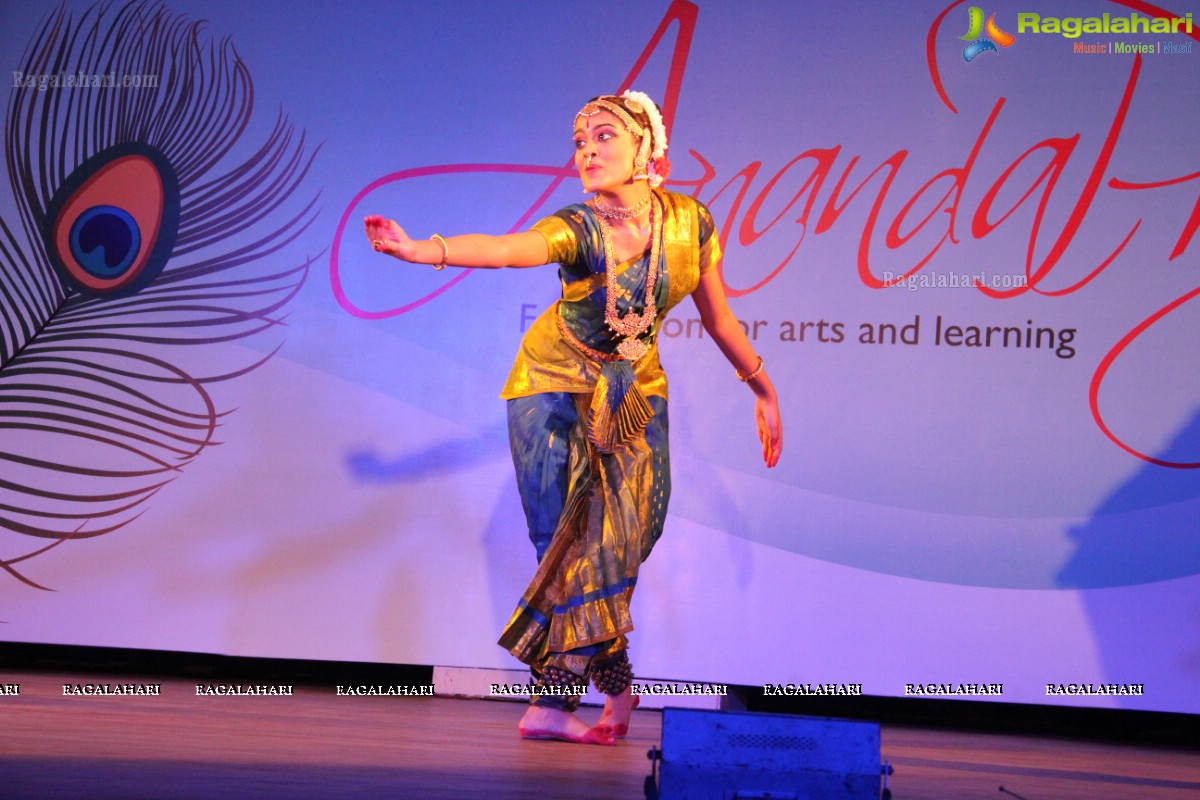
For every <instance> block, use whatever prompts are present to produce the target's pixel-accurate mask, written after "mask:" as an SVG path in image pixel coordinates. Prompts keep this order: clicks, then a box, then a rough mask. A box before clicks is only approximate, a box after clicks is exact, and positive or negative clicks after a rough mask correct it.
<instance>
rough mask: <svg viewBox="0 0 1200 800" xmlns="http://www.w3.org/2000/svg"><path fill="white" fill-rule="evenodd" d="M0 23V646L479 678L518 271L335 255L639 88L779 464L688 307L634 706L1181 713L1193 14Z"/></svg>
mask: <svg viewBox="0 0 1200 800" xmlns="http://www.w3.org/2000/svg"><path fill="white" fill-rule="evenodd" d="M3 19H4V24H3V25H2V26H0V53H3V56H4V62H5V70H4V75H5V80H6V81H8V80H10V79H11V82H12V83H11V86H10V87H6V88H7V92H6V96H7V104H6V106H5V111H4V133H3V135H4V144H5V147H4V158H5V164H6V167H7V170H6V172H5V175H6V185H5V186H3V187H0V222H2V224H0V267H2V269H3V274H2V277H0V305H2V307H3V326H2V329H3V330H2V339H0V345H2V350H0V566H2V567H3V570H4V571H3V573H2V574H0V620H3V624H2V625H0V637H3V638H4V639H6V640H9V641H23V642H50V643H62V644H83V645H104V646H117V647H137V648H159V649H168V650H184V651H200V652H212V653H227V654H236V655H252V656H270V657H286V658H316V659H336V660H349V661H372V662H405V663H419V664H438V665H448V666H475V667H503V666H516V664H515V662H514V661H513V660H512V659H511V658H510V657H509V656H508V655H507V654H506V653H505V652H504V651H502V650H501V649H500V648H499V647H497V646H496V645H495V641H496V638H497V636H498V634H499V632H500V630H501V628H502V627H503V625H504V623H505V622H506V621H507V619H508V617H509V615H510V614H511V612H512V610H513V608H514V606H515V604H516V601H517V600H518V598H519V597H520V594H521V592H522V590H523V588H524V586H525V584H526V582H527V581H528V579H529V578H530V576H531V575H532V573H533V569H534V565H535V558H534V552H533V548H532V547H531V546H530V544H529V542H528V541H527V538H526V531H525V523H524V518H523V515H522V512H521V508H520V504H519V501H518V498H517V494H516V488H515V482H514V480H513V478H512V475H511V471H512V465H511V460H510V456H509V452H508V443H507V433H506V428H505V407H504V403H503V402H502V401H500V400H499V399H498V393H499V391H500V387H501V386H502V384H503V383H504V380H505V378H506V376H507V374H508V369H509V367H510V365H511V362H512V357H513V354H514V353H515V351H516V348H517V345H518V343H519V341H520V337H521V335H522V332H523V331H524V330H525V329H526V328H527V326H528V325H529V324H530V322H531V321H532V320H533V319H534V318H535V317H536V316H537V315H538V314H539V313H541V312H542V311H543V310H544V309H546V308H547V307H548V306H549V305H550V304H552V303H553V302H554V301H555V299H556V298H557V296H558V292H559V284H558V278H557V274H556V272H555V269H554V267H552V266H548V267H544V268H540V269H530V270H519V271H518V270H495V271H491V270H474V271H469V270H458V269H447V270H444V271H436V270H434V269H432V268H430V267H426V266H420V265H406V264H403V263H401V262H398V261H395V260H391V259H387V258H385V257H383V256H380V255H377V254H375V253H373V252H371V249H370V247H369V246H368V243H367V241H366V238H365V236H364V235H363V231H362V219H363V217H364V216H365V215H367V214H373V213H382V214H384V215H387V216H389V217H393V218H395V219H397V220H398V221H399V222H400V223H401V224H402V225H403V226H405V228H406V229H407V230H408V231H409V232H410V233H411V234H412V235H414V236H416V237H428V236H430V235H431V234H433V233H435V232H437V233H441V234H444V235H447V236H448V235H452V234H457V233H463V232H470V231H482V232H490V233H504V232H507V231H516V230H523V229H526V228H528V227H529V226H530V225H531V224H532V223H533V222H535V221H536V220H538V219H540V218H542V217H544V216H547V215H549V214H551V213H553V212H554V211H555V210H556V209H558V208H561V207H562V206H564V205H567V204H569V203H572V202H576V201H578V200H580V199H582V197H583V195H582V194H581V192H580V184H579V180H578V178H577V177H576V176H575V174H574V171H573V169H572V167H571V157H572V153H571V150H572V146H571V121H572V119H573V117H574V115H575V113H576V111H577V110H578V109H579V108H580V107H581V106H582V105H583V104H584V103H585V102H586V101H587V100H588V99H589V98H591V97H593V96H595V95H597V94H602V93H609V92H616V91H620V90H622V89H624V88H627V87H630V86H632V87H633V88H636V89H639V90H642V91H645V92H647V93H649V94H650V95H651V96H653V97H655V98H657V99H658V100H659V102H660V104H661V105H662V109H663V112H664V116H665V118H666V123H667V126H668V128H669V131H670V141H671V145H670V150H669V155H670V157H671V161H672V172H671V175H670V178H669V180H668V182H667V188H668V189H671V190H673V191H676V192H681V193H685V194H689V195H693V196H695V197H696V198H698V199H699V200H701V201H702V202H704V203H705V204H707V205H708V206H709V208H710V209H711V210H712V212H713V214H714V217H715V219H716V220H717V224H718V227H719V229H720V237H721V243H722V247H723V249H724V253H725V260H724V264H723V267H722V278H723V280H724V283H725V286H726V289H727V291H728V293H729V296H730V298H731V299H730V302H731V305H732V307H733V309H734V312H735V314H736V315H737V316H738V317H739V319H740V320H742V321H743V324H744V325H745V327H746V329H747V332H748V334H749V336H750V338H751V339H752V341H753V343H754V345H755V347H756V348H757V350H758V352H759V353H761V354H762V356H763V358H764V360H765V362H766V365H767V369H768V370H769V371H770V374H771V377H772V379H773V381H774V382H775V385H776V386H777V387H778V390H779V393H780V396H781V398H782V403H783V412H784V427H785V433H786V436H785V443H786V444H785V448H784V453H783V458H782V460H781V461H780V464H779V466H778V467H777V468H776V469H774V470H767V469H765V468H764V467H763V465H762V461H761V454H760V451H759V450H760V448H759V444H758V442H757V438H756V435H755V428H754V420H753V402H752V395H751V394H750V392H748V391H747V389H746V387H745V386H743V385H742V384H741V383H739V382H738V381H737V380H736V379H735V377H734V374H733V370H732V369H731V368H730V366H729V365H728V363H726V362H725V361H724V360H723V358H722V357H721V355H720V353H719V352H718V351H717V349H716V347H715V346H714V345H713V343H712V342H711V341H708V338H707V337H706V336H705V334H704V333H703V331H702V329H701V327H700V325H699V322H698V316H697V313H696V311H695V309H694V307H693V306H692V305H691V303H688V302H685V303H684V304H682V305H681V306H680V307H679V308H678V309H677V310H676V312H675V314H674V315H673V316H672V317H671V318H670V319H669V320H668V321H667V322H666V323H665V325H664V327H663V330H662V337H661V338H662V352H663V360H664V363H665V365H666V369H667V371H668V374H669V376H670V380H671V428H672V443H671V445H672V462H673V467H674V474H673V484H674V492H673V496H672V498H671V504H670V513H669V516H668V519H667V524H666V533H665V535H664V537H663V538H662V540H661V541H660V543H659V544H658V546H657V547H656V550H655V552H654V554H653V556H652V557H651V558H650V559H649V561H648V562H647V563H646V566H645V568H644V570H643V572H642V577H641V580H640V582H639V588H638V591H637V594H636V596H635V599H634V609H633V611H634V618H635V620H636V623H637V629H636V631H635V632H634V634H633V635H632V641H633V649H632V659H633V662H634V664H635V666H636V668H637V671H638V673H639V674H641V675H647V676H659V677H663V678H672V679H680V680H694V681H706V682H712V683H737V684H750V685H770V686H771V687H773V691H784V692H786V691H802V690H811V691H828V690H831V689H830V685H832V690H835V691H840V692H847V693H849V692H855V691H861V692H862V693H864V694H870V695H890V696H906V695H908V696H920V697H956V698H962V697H967V698H972V699H979V700H987V701H1001V702H1022V703H1044V704H1064V705H1087V706H1103V707H1114V708H1128V709H1146V710H1162V711H1181V712H1189V713H1197V712H1200V535H1198V533H1200V469H1197V467H1200V379H1198V378H1197V370H1196V353H1197V352H1200V324H1197V323H1198V322H1200V318H1198V316H1197V312H1198V311H1200V297H1198V296H1200V232H1198V228H1200V146H1198V145H1197V138H1196V131H1197V130H1200V104H1197V102H1196V98H1197V96H1200V52H1198V48H1200V27H1197V26H1200V6H1198V5H1197V4H1196V3H1195V2H1171V3H1169V4H1162V5H1155V4H1151V3H1146V2H1140V1H1139V0H1124V1H1123V2H1116V1H1112V2H1102V1H1101V0H1029V1H1028V2H1024V3H1017V4H1013V3H1003V4H995V5H992V6H988V5H986V4H981V5H979V6H971V5H969V4H968V3H963V2H949V3H948V2H945V0H930V1H929V2H911V3H888V2H862V3H817V2H801V3H797V2H754V3H741V2H732V0H730V1H729V2H706V1H701V2H696V3H689V2H683V1H682V0H674V1H672V0H661V2H650V3H647V2H642V1H641V0H638V1H637V2H633V1H632V0H612V1H611V2H609V3H608V4H607V5H606V6H605V8H604V12H603V13H602V14H597V13H596V8H595V6H594V5H589V4H584V3H574V2H565V3H564V2H557V3H550V2H545V3H543V2H535V3H486V2H445V3H417V2H401V3H396V2H362V3H355V4H346V3H341V2H332V0H313V2H309V3H304V4H301V5H299V6H297V5H295V4H287V3H251V4H245V3H235V2H228V1H224V0H207V1H206V2H199V1H198V0H168V1H167V2H165V3H136V2H135V3H115V4H106V5H102V6H101V5H89V4H87V3H84V2H76V0H68V2H66V3H65V4H63V5H61V6H57V5H48V4H41V3H24V4H12V3H10V4H8V5H7V6H6V7H5V9H4V11H3ZM10 76H11V78H10ZM789 684H795V685H801V686H803V687H805V688H804V689H796V688H795V687H793V688H792V689H789V688H788V685H789Z"/></svg>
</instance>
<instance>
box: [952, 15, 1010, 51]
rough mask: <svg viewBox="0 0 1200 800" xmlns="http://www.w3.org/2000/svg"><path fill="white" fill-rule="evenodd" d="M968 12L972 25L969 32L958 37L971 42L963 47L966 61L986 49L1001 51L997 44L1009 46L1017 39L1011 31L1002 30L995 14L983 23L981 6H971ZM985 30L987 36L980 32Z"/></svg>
mask: <svg viewBox="0 0 1200 800" xmlns="http://www.w3.org/2000/svg"><path fill="white" fill-rule="evenodd" d="M968 14H969V15H970V27H969V28H968V29H967V32H966V34H965V35H964V36H960V37H958V38H960V39H962V40H963V41H964V42H969V44H968V45H967V46H966V47H964V48H963V60H964V61H967V62H970V60H971V59H973V58H974V57H975V56H977V55H979V54H980V53H982V52H983V51H984V50H991V51H992V52H993V53H999V52H1000V51H999V50H997V49H996V45H1000V46H1001V47H1008V46H1009V45H1010V44H1012V43H1013V42H1015V41H1016V40H1017V37H1015V36H1013V35H1012V34H1011V33H1008V32H1007V31H1004V30H1001V28H1000V26H999V25H997V24H996V15H995V14H992V15H991V16H990V17H988V20H987V25H986V26H984V24H983V9H981V8H979V7H978V6H971V8H970V10H969V11H968ZM985 31H986V33H987V36H980V34H982V33H984V32H985Z"/></svg>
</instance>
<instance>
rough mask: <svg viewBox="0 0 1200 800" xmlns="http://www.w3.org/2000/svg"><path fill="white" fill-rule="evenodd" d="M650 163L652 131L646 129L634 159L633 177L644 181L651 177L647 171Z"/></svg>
mask: <svg viewBox="0 0 1200 800" xmlns="http://www.w3.org/2000/svg"><path fill="white" fill-rule="evenodd" d="M649 164H650V131H646V132H645V133H643V134H642V141H641V142H640V143H639V144H638V151H637V157H635V158H634V159H633V179H634V180H635V181H644V180H647V179H648V178H649V177H650V176H649V175H648V174H647V172H646V168H647V166H648V165H649Z"/></svg>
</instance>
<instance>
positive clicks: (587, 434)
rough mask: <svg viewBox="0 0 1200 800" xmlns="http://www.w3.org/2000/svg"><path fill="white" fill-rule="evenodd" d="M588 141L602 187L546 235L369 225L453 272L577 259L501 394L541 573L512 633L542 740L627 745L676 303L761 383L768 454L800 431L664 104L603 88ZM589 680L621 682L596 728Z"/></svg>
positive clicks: (583, 118) (660, 485)
mask: <svg viewBox="0 0 1200 800" xmlns="http://www.w3.org/2000/svg"><path fill="white" fill-rule="evenodd" d="M574 145H575V167H576V169H577V170H578V171H579V178H580V180H581V181H582V182H583V188H584V191H585V192H590V193H594V195H593V197H592V198H591V199H590V200H589V201H587V202H586V203H580V204H575V205H571V206H567V207H566V208H564V209H562V210H561V211H559V212H557V213H556V214H554V215H553V216H551V217H547V218H546V219H543V220H541V221H540V222H538V223H537V224H535V225H534V226H533V228H532V230H529V231H525V232H522V233H514V234H508V235H504V236H487V235H483V234H467V235H462V236H452V237H443V236H440V235H438V234H434V235H433V236H432V237H431V238H430V239H424V240H414V239H411V238H409V236H408V234H406V233H405V232H404V230H403V229H402V228H401V227H400V226H399V225H397V224H396V223H395V222H393V221H391V220H387V219H384V218H382V217H380V216H371V217H367V219H366V228H367V236H368V238H369V239H370V240H371V243H372V246H373V247H374V249H375V250H376V251H378V252H381V253H387V254H388V255H392V256H395V257H396V258H399V259H401V260H403V261H408V262H413V263H420V264H433V265H434V266H435V267H436V268H438V269H441V268H442V267H445V266H447V265H450V264H453V265H455V266H459V267H533V266H538V265H541V264H548V263H552V262H555V263H558V264H559V265H560V268H559V275H560V277H561V279H562V299H561V300H560V301H559V302H558V303H557V304H556V305H555V306H553V307H551V308H549V309H547V311H546V313H544V314H542V315H541V317H539V318H538V320H537V321H536V322H535V323H534V324H533V325H532V326H531V327H530V329H529V330H528V331H527V332H526V334H525V337H524V339H523V340H522V342H521V348H520V351H519V352H518V353H517V358H516V363H515V364H514V366H513V369H512V373H511V374H510V375H509V378H508V382H507V384H506V385H505V387H504V391H503V392H502V393H501V397H502V398H504V399H505V400H507V401H508V421H509V438H510V442H511V445H512V455H513V463H514V465H515V467H516V472H517V484H518V488H519V489H520V493H521V501H522V505H523V506H524V509H525V515H526V519H527V520H528V522H529V532H530V538H531V539H532V540H533V543H534V547H535V548H536V550H537V555H538V570H537V573H536V574H535V576H534V578H533V581H532V582H531V583H530V585H529V588H528V589H526V591H525V594H524V596H523V597H522V599H521V601H520V603H519V604H518V606H517V609H516V611H515V612H514V613H513V616H512V619H511V620H510V621H509V623H508V626H507V627H506V628H505V630H504V633H503V635H502V636H501V638H500V644H501V645H502V646H503V647H505V648H506V649H508V650H509V651H510V652H511V653H512V654H513V655H515V656H516V657H517V658H519V659H520V660H522V661H523V662H525V663H526V664H528V665H529V666H530V667H531V669H532V671H533V674H534V676H535V677H536V678H537V686H536V688H535V694H534V697H533V700H532V702H531V704H530V707H529V709H528V710H527V711H526V713H525V716H524V717H523V718H522V719H521V723H520V726H519V730H520V733H521V735H522V736H523V737H524V738H531V739H560V740H564V741H570V742H580V743H592V744H613V743H614V740H615V739H616V738H620V737H622V736H624V735H625V733H626V732H627V730H628V725H629V719H630V716H631V714H632V711H633V708H634V706H635V705H636V703H637V698H636V697H635V696H633V695H632V693H631V689H630V686H631V681H632V669H631V667H630V665H629V660H628V657H627V655H626V647H627V645H628V640H627V639H626V637H625V634H626V633H628V632H629V631H631V630H633V623H632V621H631V619H630V615H629V600H630V597H631V595H632V593H633V588H634V585H635V584H636V582H637V574H638V568H639V566H640V565H641V562H642V561H644V560H645V559H646V557H647V556H649V554H650V550H651V548H652V547H653V546H654V543H655V541H656V540H657V539H658V537H659V535H660V534H661V533H662V526H663V520H664V518H665V516H666V507H667V498H668V496H669V494H670V471H669V456H668V451H667V381H666V375H665V374H664V373H663V369H662V366H661V364H660V363H659V358H658V347H657V334H658V331H659V329H660V328H661V326H662V322H663V319H664V318H665V315H666V312H667V311H669V310H670V309H671V308H672V307H674V306H675V305H676V304H677V303H678V302H679V301H680V300H682V299H683V298H684V297H686V296H688V295H691V297H692V300H693V301H694V302H695V304H696V308H697V310H698V311H699V312H700V319H701V322H702V324H703V326H704V329H705V331H706V332H707V333H708V335H709V336H711V337H712V338H713V340H714V341H715V342H716V343H717V346H718V347H719V348H720V349H721V352H722V353H724V354H725V357H726V358H728V359H729V361H730V363H731V364H732V365H733V367H734V370H735V371H736V374H737V377H738V378H739V379H740V380H742V381H743V382H745V383H746V384H747V385H748V386H749V387H750V388H751V389H752V390H753V392H754V395H755V420H756V422H757V426H758V434H759V438H760V440H761V442H762V452H763V459H764V461H765V462H766V464H767V466H768V467H773V466H775V464H776V462H777V461H778V460H779V454H780V450H781V449H782V446H783V428H782V424H781V421H780V415H779V401H778V398H777V397H776V394H775V388H774V387H773V386H772V384H771V381H770V378H768V377H767V373H766V370H765V369H764V367H763V361H762V358H760V357H758V356H757V355H756V354H755V352H754V349H753V347H752V346H751V344H750V342H749V340H748V339H747V337H746V334H745V332H744V331H743V330H742V327H741V324H740V323H739V322H738V321H737V319H736V318H735V317H734V316H733V313H732V312H731V311H730V310H729V305H728V303H727V302H726V299H725V292H724V288H723V286H722V283H721V277H720V274H719V272H718V270H719V268H720V266H719V265H720V260H721V246H720V242H719V241H718V237H717V233H716V227H715V225H714V224H713V220H712V217H711V216H710V215H709V212H708V209H707V208H705V207H704V206H703V205H702V204H700V203H699V202H697V201H696V200H694V199H693V198H691V197H687V196H684V195H678V194H675V193H673V192H667V191H664V190H662V189H660V188H659V186H660V184H661V183H662V181H663V178H665V177H666V174H667V172H668V171H669V164H668V162H667V159H666V149H667V136H666V130H665V129H664V127H663V124H662V117H661V114H660V113H659V110H658V108H657V106H655V105H654V103H653V102H652V101H651V100H650V98H648V97H647V96H646V95H644V94H641V93H640V92H625V93H624V94H623V95H621V96H620V97H615V96H608V95H606V96H602V97H597V98H595V99H593V100H591V101H589V102H588V103H587V104H586V105H585V106H584V107H583V109H581V110H580V112H579V113H578V114H577V115H576V116H575V126H574ZM589 679H590V680H591V681H592V683H593V684H594V685H595V687H596V688H597V689H598V690H599V691H600V692H602V693H604V694H605V695H607V699H606V702H605V705H604V712H603V714H602V715H601V717H600V721H599V723H598V724H597V725H596V726H595V727H593V728H589V727H588V725H587V724H586V723H585V722H583V721H582V720H580V719H579V718H578V717H576V716H575V714H574V712H575V709H576V708H577V707H578V705H579V694H578V693H580V692H582V691H583V690H584V689H585V688H586V686H587V682H588V680H589Z"/></svg>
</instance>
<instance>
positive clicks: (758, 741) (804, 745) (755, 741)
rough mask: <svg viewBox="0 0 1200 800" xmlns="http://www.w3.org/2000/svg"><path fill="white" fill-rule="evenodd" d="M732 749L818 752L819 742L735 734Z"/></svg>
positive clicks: (803, 738) (730, 738)
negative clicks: (747, 748)
mask: <svg viewBox="0 0 1200 800" xmlns="http://www.w3.org/2000/svg"><path fill="white" fill-rule="evenodd" d="M729 746H730V747H749V748H753V749H755V750H816V749H817V740H816V739H813V738H812V737H809V736H777V735H774V734H770V733H734V734H730V736H729Z"/></svg>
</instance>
